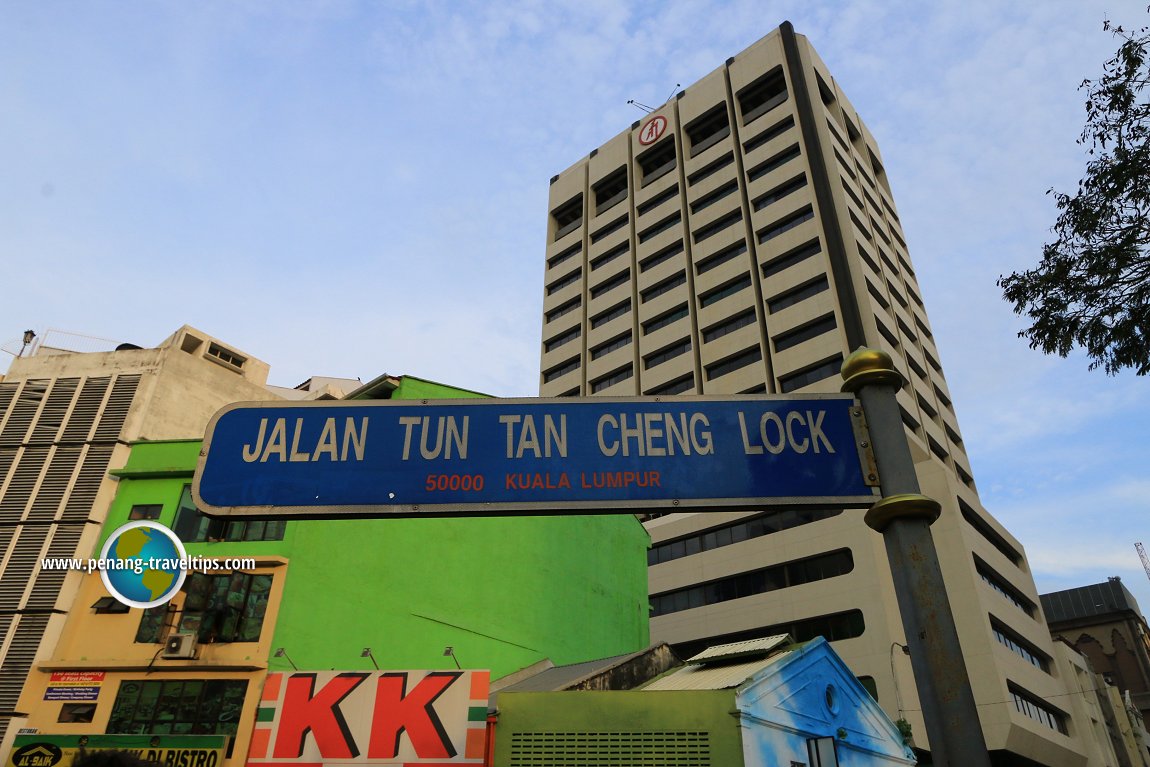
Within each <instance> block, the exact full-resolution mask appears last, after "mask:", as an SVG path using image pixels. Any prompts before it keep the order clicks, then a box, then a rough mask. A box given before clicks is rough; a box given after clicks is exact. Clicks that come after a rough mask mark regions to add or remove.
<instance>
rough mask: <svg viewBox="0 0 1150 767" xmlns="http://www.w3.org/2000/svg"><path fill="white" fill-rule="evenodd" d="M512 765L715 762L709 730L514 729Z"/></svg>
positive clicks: (695, 766) (688, 766) (631, 766)
mask: <svg viewBox="0 0 1150 767" xmlns="http://www.w3.org/2000/svg"><path fill="white" fill-rule="evenodd" d="M508 737H509V738H510V740H511V756H510V760H509V761H508V767H572V766H573V765H579V767H622V766H623V765H626V767H712V761H711V744H710V737H711V734H710V733H709V732H706V731H697V732H695V731H650V730H644V731H639V732H584V731H579V732H553V731H547V732H510V733H508Z"/></svg>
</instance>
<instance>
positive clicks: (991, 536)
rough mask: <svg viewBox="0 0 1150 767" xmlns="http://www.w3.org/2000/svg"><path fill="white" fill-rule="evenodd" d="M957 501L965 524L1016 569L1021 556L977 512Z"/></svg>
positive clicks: (1020, 562) (958, 499)
mask: <svg viewBox="0 0 1150 767" xmlns="http://www.w3.org/2000/svg"><path fill="white" fill-rule="evenodd" d="M956 500H957V501H958V510H959V511H960V512H962V518H963V519H965V520H966V523H967V524H968V525H970V526H971V527H973V528H974V531H975V532H976V533H978V534H979V535H981V536H982V537H983V538H985V539H986V540H987V541H988V542H989V543H990V545H991V546H993V547H994V548H996V549H998V550H999V552H1000V553H1001V554H1002V556H1004V557H1006V558H1007V559H1009V560H1010V562H1011V564H1013V565H1014V566H1015V567H1018V566H1019V565H1021V564H1022V554H1020V553H1019V552H1018V551H1017V550H1016V549H1015V548H1014V547H1013V546H1011V545H1010V544H1009V543H1007V542H1006V539H1005V538H1003V537H1002V536H1001V535H999V534H998V532H997V531H996V530H995V529H994V528H993V527H991V526H990V523H988V522H987V521H986V520H984V519H983V518H982V517H981V516H980V515H979V514H978V512H976V511H975V510H974V509H972V508H971V507H970V505H969V504H968V503H967V502H966V501H964V500H962V499H961V498H957V499H956Z"/></svg>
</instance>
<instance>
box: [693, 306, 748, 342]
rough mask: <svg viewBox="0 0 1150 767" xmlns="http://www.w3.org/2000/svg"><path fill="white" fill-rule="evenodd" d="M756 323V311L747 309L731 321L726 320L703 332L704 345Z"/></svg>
mask: <svg viewBox="0 0 1150 767" xmlns="http://www.w3.org/2000/svg"><path fill="white" fill-rule="evenodd" d="M754 323H755V310H754V309H747V310H746V311H745V312H740V313H739V314H736V315H735V316H734V317H731V318H730V319H729V320H724V321H723V322H720V323H719V324H717V325H712V326H711V327H709V328H707V329H706V330H704V331H703V343H709V342H711V341H714V340H715V339H716V338H722V337H723V336H725V335H727V334H728V333H734V332H735V331H736V330H738V329H739V328H745V327H747V326H748V325H753V324H754Z"/></svg>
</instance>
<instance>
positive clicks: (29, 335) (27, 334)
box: [16, 330, 36, 357]
mask: <svg viewBox="0 0 1150 767" xmlns="http://www.w3.org/2000/svg"><path fill="white" fill-rule="evenodd" d="M35 339H36V331H34V330H25V331H24V345H23V346H21V347H20V353H19V354H17V355H16V356H17V357H23V356H24V352H25V350H27V348H28V344H30V343H32V342H33V341H34V340H35Z"/></svg>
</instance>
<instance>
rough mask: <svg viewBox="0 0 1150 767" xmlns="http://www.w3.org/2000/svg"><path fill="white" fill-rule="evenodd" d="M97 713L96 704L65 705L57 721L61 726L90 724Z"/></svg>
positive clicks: (61, 708)
mask: <svg viewBox="0 0 1150 767" xmlns="http://www.w3.org/2000/svg"><path fill="white" fill-rule="evenodd" d="M95 713H96V704H95V703H65V704H64V705H62V706H60V715H59V716H57V717H56V721H57V722H59V723H61V724H90V723H91V722H92V717H93V715H94V714H95Z"/></svg>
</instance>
